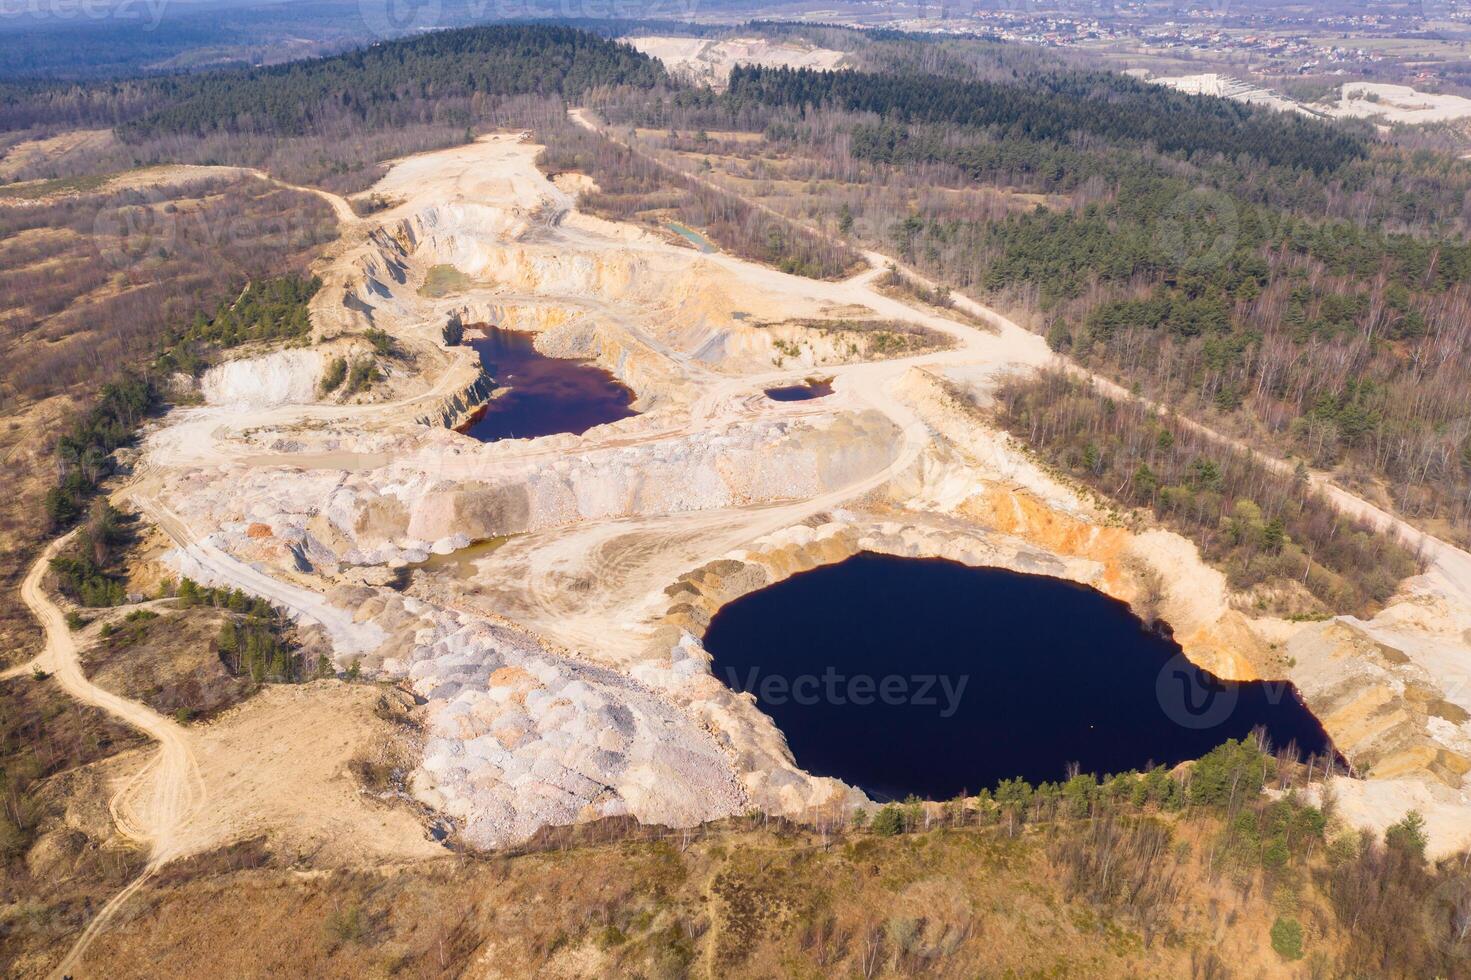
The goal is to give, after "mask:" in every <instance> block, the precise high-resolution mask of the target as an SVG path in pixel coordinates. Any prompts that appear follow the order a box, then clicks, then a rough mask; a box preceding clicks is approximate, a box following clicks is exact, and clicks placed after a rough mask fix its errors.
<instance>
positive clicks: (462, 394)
mask: <svg viewBox="0 0 1471 980" xmlns="http://www.w3.org/2000/svg"><path fill="white" fill-rule="evenodd" d="M494 391H495V379H494V378H492V377H491V376H490V375H488V374H486V373H485V372H484V371H481V372H479V374H477V375H476V377H475V380H474V381H471V382H470V383H469V384H468V385H466V386H465V387H464V388H462V389H460V390H459V391H457V392H455V393H454V394H453V395H450V396H449V397H447V398H445V399H444V400H443V401H441V402H440V403H439V404H437V405H435V406H434V407H432V408H430V409H429V410H428V411H427V412H425V413H424V414H423V415H420V416H418V417H417V418H416V419H414V421H415V422H417V423H418V424H420V425H440V426H443V427H444V428H446V429H453V428H456V427H458V426H461V425H463V424H465V423H466V422H468V421H469V420H470V417H471V416H473V415H474V414H475V411H476V409H478V408H480V406H482V405H484V404H485V403H486V402H487V401H489V400H490V396H491V393H492V392H494Z"/></svg>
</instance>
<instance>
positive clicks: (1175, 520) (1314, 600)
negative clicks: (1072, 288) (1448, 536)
mask: <svg viewBox="0 0 1471 980" xmlns="http://www.w3.org/2000/svg"><path fill="white" fill-rule="evenodd" d="M996 414H997V418H998V420H999V422H1000V423H1001V424H1002V426H1004V427H1005V428H1006V429H1007V431H1009V432H1011V433H1012V434H1013V435H1015V436H1017V437H1018V438H1020V439H1022V440H1023V441H1024V442H1026V443H1027V444H1028V445H1029V446H1032V447H1034V448H1035V449H1036V450H1037V452H1038V453H1039V454H1040V456H1041V458H1042V459H1043V460H1044V461H1046V462H1048V463H1050V464H1051V465H1053V466H1055V467H1057V468H1058V469H1060V470H1061V471H1063V472H1064V473H1066V474H1068V475H1069V476H1071V477H1073V478H1075V479H1077V480H1080V481H1081V482H1083V483H1084V484H1086V485H1087V486H1089V487H1091V488H1093V489H1094V490H1097V491H1099V492H1100V493H1102V494H1104V495H1106V496H1107V497H1109V498H1110V499H1114V500H1118V501H1120V502H1121V503H1123V504H1125V505H1126V506H1131V507H1141V508H1146V509H1147V510H1148V511H1149V512H1150V513H1151V514H1152V515H1153V516H1154V517H1155V518H1156V519H1157V520H1159V521H1161V522H1162V523H1164V524H1165V525H1167V526H1169V527H1171V528H1173V529H1175V530H1177V531H1179V532H1180V533H1181V534H1183V535H1185V536H1186V537H1188V538H1191V539H1192V540H1193V541H1195V543H1196V544H1197V545H1199V546H1200V549H1201V553H1202V554H1203V555H1204V556H1205V557H1206V559H1207V560H1208V561H1210V562H1212V563H1213V564H1216V565H1218V566H1219V567H1221V568H1222V569H1224V570H1225V572H1226V575H1227V579H1228V581H1229V582H1230V584H1231V586H1232V588H1234V589H1238V590H1241V591H1253V590H1255V591H1256V592H1257V594H1258V595H1259V597H1260V598H1261V599H1262V601H1263V603H1264V604H1267V605H1275V606H1278V607H1279V611H1282V612H1289V613H1291V612H1304V611H1316V610H1326V611H1328V612H1332V613H1352V614H1355V615H1360V616H1368V615H1371V614H1372V613H1373V612H1374V611H1375V610H1377V609H1378V608H1379V607H1380V606H1381V605H1382V604H1383V603H1384V602H1385V601H1387V600H1388V599H1389V598H1390V597H1391V596H1392V595H1393V594H1394V592H1395V590H1396V588H1397V587H1398V585H1399V582H1400V581H1401V580H1402V579H1404V578H1405V577H1407V576H1409V575H1412V574H1414V573H1415V572H1416V571H1417V570H1418V562H1417V559H1416V557H1415V555H1414V553H1413V552H1412V551H1411V549H1410V548H1408V547H1407V546H1406V545H1404V544H1402V543H1400V542H1397V541H1395V540H1394V539H1392V538H1390V537H1388V536H1386V535H1384V534H1381V533H1378V532H1376V531H1375V530H1374V529H1373V528H1372V527H1370V526H1369V525H1367V524H1365V523H1363V522H1360V521H1356V520H1353V519H1351V518H1348V517H1346V516H1344V515H1343V514H1341V513H1340V512H1339V511H1338V510H1337V509H1336V508H1335V507H1334V506H1333V505H1332V504H1331V503H1330V502H1329V501H1328V500H1327V499H1326V498H1324V497H1323V496H1322V495H1321V494H1320V493H1318V492H1316V491H1313V490H1311V489H1310V488H1309V487H1308V485H1307V474H1306V471H1305V470H1303V469H1299V471H1298V472H1297V473H1296V474H1295V475H1287V474H1283V473H1280V472H1278V471H1276V470H1275V469H1272V468H1270V467H1268V466H1266V465H1265V464H1264V463H1263V462H1262V461H1261V460H1259V459H1257V458H1256V457H1255V456H1254V455H1252V454H1250V453H1247V452H1244V451H1238V450H1233V449H1230V448H1226V447H1223V446H1221V445H1220V444H1219V443H1218V442H1216V441H1214V440H1212V439H1210V438H1208V437H1206V436H1203V435H1201V434H1200V433H1199V431H1198V430H1196V429H1194V428H1193V427H1190V426H1187V425H1184V424H1182V423H1181V422H1180V420H1179V419H1177V418H1173V417H1170V416H1165V415H1159V414H1157V413H1154V412H1152V411H1150V410H1149V409H1148V408H1147V407H1146V406H1145V405H1144V404H1143V403H1141V402H1139V401H1138V400H1134V399H1131V400H1128V401H1120V400H1118V399H1114V398H1111V397H1109V396H1106V395H1103V394H1101V393H1099V392H1097V391H1096V390H1094V389H1092V388H1091V386H1089V385H1087V384H1086V383H1084V382H1082V381H1079V380H1078V379H1076V378H1074V377H1072V376H1070V375H1068V374H1066V373H1064V372H1062V371H1057V370H1049V371H1043V372H1040V373H1038V374H1037V375H1035V376H1033V377H1028V378H1014V379H1011V380H1009V381H1008V382H1007V383H1005V384H1003V385H1002V386H1001V388H1000V389H999V391H998V393H997V396H996ZM1305 597H1306V598H1307V602H1306V604H1304V602H1303V600H1304V598H1305Z"/></svg>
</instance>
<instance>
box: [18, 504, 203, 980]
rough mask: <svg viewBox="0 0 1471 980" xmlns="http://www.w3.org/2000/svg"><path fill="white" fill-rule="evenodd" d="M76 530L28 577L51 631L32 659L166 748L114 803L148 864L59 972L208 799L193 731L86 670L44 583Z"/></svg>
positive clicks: (69, 689) (26, 586) (31, 600)
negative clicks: (141, 845) (99, 681)
mask: <svg viewBox="0 0 1471 980" xmlns="http://www.w3.org/2000/svg"><path fill="white" fill-rule="evenodd" d="M75 534H76V532H75V531H73V532H71V533H70V534H67V535H65V536H63V537H61V538H58V539H57V540H55V541H53V542H52V543H51V545H50V546H49V547H47V548H46V550H45V551H44V552H42V553H41V557H40V558H38V559H37V560H36V563H35V565H33V566H32V567H31V570H30V573H29V574H27V575H26V578H25V581H24V582H22V583H21V587H20V596H21V600H22V601H23V602H25V604H26V606H27V608H29V609H30V611H31V612H32V614H34V615H35V617H36V619H37V621H39V622H40V624H41V626H42V628H43V629H45V631H46V645H45V648H44V649H43V650H42V652H41V655H40V656H39V657H37V658H36V659H35V660H34V661H32V664H31V666H34V667H38V668H40V669H42V670H48V671H49V672H50V673H52V674H53V676H55V678H56V680H57V683H59V684H60V685H61V688H62V690H64V691H66V693H67V694H70V695H71V696H72V697H74V698H76V699H77V700H78V701H82V702H84V703H86V704H90V705H93V706H95V707H98V708H101V709H102V710H103V711H106V712H107V713H108V714H110V715H112V716H113V717H115V718H118V719H121V720H122V721H125V722H127V723H128V724H129V725H132V726H133V727H134V728H137V729H138V730H139V731H141V732H143V733H144V734H145V735H147V736H148V737H149V738H152V739H153V740H155V741H156V742H158V752H157V753H155V755H154V757H153V759H152V760H150V761H149V763H148V764H147V765H146V766H144V767H143V768H142V769H140V770H139V771H138V772H137V773H136V774H135V775H134V776H133V777H132V778H131V779H129V780H128V782H127V783H126V784H125V785H123V786H122V787H120V788H119V789H118V791H117V792H116V793H115V794H114V795H113V798H112V800H111V802H110V803H109V809H111V811H112V816H113V819H114V821H115V822H116V824H117V828H118V831H119V833H121V834H122V835H123V836H124V837H127V838H129V839H131V840H134V841H137V842H139V843H144V842H146V843H148V844H149V845H150V851H149V858H148V864H147V865H146V866H145V867H144V869H143V871H142V873H140V874H139V875H138V877H136V878H134V879H133V880H132V881H131V882H130V883H129V884H128V885H127V887H126V888H124V889H123V890H122V891H120V892H118V893H117V894H116V895H114V896H113V897H112V899H111V900H110V901H109V902H108V903H107V904H106V905H104V906H103V907H102V908H101V909H100V910H99V911H98V913H97V914H96V915H95V916H93V918H92V921H91V922H89V923H88V924H87V928H86V929H85V930H83V931H82V934H81V936H79V937H78V938H77V941H76V943H75V944H74V945H73V946H72V948H71V949H70V950H69V951H68V952H67V954H66V956H65V957H63V958H62V960H61V962H60V963H59V964H58V965H57V967H56V969H55V970H54V971H53V973H52V976H54V977H62V976H67V975H69V974H70V973H71V972H72V969H73V968H74V967H75V965H76V963H77V961H78V960H79V959H80V958H81V956H82V954H83V953H85V952H86V950H87V947H88V946H90V945H91V944H92V941H93V940H94V939H95V938H96V937H97V935H98V934H99V933H100V932H101V931H102V930H103V929H105V928H106V927H107V925H108V923H109V922H110V921H111V920H112V918H113V916H114V915H116V913H117V910H118V909H119V908H121V907H122V905H123V904H124V903H125V902H126V901H127V900H128V898H129V897H131V896H132V895H133V893H134V892H136V891H137V890H138V889H139V888H141V887H142V886H143V884H144V883H145V882H146V881H147V880H148V879H149V878H151V877H152V876H153V874H154V873H155V872H156V871H157V870H158V869H159V868H160V867H162V866H163V865H164V864H165V863H166V862H168V861H169V860H170V859H171V858H172V857H173V856H174V855H175V854H176V853H177V852H178V850H179V844H180V836H179V832H180V831H181V829H182V828H183V826H184V824H185V823H186V822H187V821H188V819H189V817H190V815H191V814H192V813H194V812H195V811H196V810H197V809H198V808H199V807H200V806H202V805H203V803H204V784H203V782H202V781H201V780H200V778H199V768H198V765H197V763H196V762H195V759H194V751H193V746H192V744H191V739H190V736H189V733H188V732H186V731H185V730H184V729H183V727H182V726H180V725H179V724H177V723H176V722H174V721H173V720H172V719H169V718H165V717H164V716H163V715H161V714H159V713H158V712H156V711H154V710H153V709H152V708H149V707H147V706H146V705H142V704H139V703H137V702H136V701H130V700H128V699H127V698H123V697H119V696H118V695H116V694H113V693H112V692H111V691H108V690H105V689H103V688H101V687H98V686H97V685H96V684H93V683H92V682H91V681H89V680H88V679H87V676H86V675H85V674H84V673H83V672H82V665H81V661H80V660H79V658H78V654H77V645H76V641H75V640H74V639H73V638H72V634H71V630H70V629H69V628H68V627H67V625H66V618H65V616H64V615H63V613H62V611H61V609H60V608H58V607H57V605H56V604H55V603H54V602H52V601H51V598H50V597H49V596H48V595H46V592H45V590H44V589H43V588H42V586H41V581H42V579H43V578H44V577H45V574H46V569H47V568H48V567H49V565H50V562H51V559H52V558H53V557H55V555H56V554H57V552H59V551H60V550H61V549H62V548H63V547H65V546H66V544H67V542H68V541H70V540H71V539H72V537H73V535H75Z"/></svg>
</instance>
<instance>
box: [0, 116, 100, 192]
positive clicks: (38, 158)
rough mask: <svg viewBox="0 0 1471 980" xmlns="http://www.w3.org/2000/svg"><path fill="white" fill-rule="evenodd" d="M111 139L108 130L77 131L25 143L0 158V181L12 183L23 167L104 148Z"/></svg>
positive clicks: (12, 148) (19, 144) (18, 144)
mask: <svg viewBox="0 0 1471 980" xmlns="http://www.w3.org/2000/svg"><path fill="white" fill-rule="evenodd" d="M113 139H114V137H113V135H112V130H110V129H77V130H72V131H71V132H66V133H59V134H57V135H56V136H51V137H47V138H46V139H39V140H26V141H25V142H24V143H17V144H16V145H15V146H12V147H11V148H10V150H9V152H7V153H6V154H5V155H4V156H0V181H7V180H15V179H16V177H17V175H18V174H19V173H20V172H21V171H22V170H23V169H24V168H26V167H28V166H30V165H32V164H35V163H41V162H43V161H51V162H56V161H59V160H64V159H65V158H66V157H68V156H70V155H71V154H73V153H76V152H78V151H84V150H90V149H94V148H97V147H103V146H106V145H107V144H108V143H110V142H112V140H113Z"/></svg>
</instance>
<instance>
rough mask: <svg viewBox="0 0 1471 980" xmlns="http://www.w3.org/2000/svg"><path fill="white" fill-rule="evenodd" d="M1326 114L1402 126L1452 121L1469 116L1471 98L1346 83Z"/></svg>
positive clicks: (1387, 85) (1408, 88)
mask: <svg viewBox="0 0 1471 980" xmlns="http://www.w3.org/2000/svg"><path fill="white" fill-rule="evenodd" d="M1329 112H1330V113H1331V114H1332V115H1335V116H1341V117H1344V118H1350V119H1362V118H1366V117H1367V118H1374V119H1378V120H1381V121H1383V122H1385V123H1403V124H1405V125H1417V124H1420V123H1438V122H1451V121H1453V120H1456V119H1466V118H1468V117H1471V99H1468V98H1465V97H1464V96H1460V95H1439V94H1436V93H1432V92H1421V91H1418V90H1416V89H1414V88H1411V87H1410V86H1408V85H1389V84H1385V83H1382V82H1345V83H1344V86H1343V90H1342V92H1341V93H1340V95H1339V99H1338V103H1337V104H1336V105H1334V106H1332V107H1331V108H1330V109H1329Z"/></svg>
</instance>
